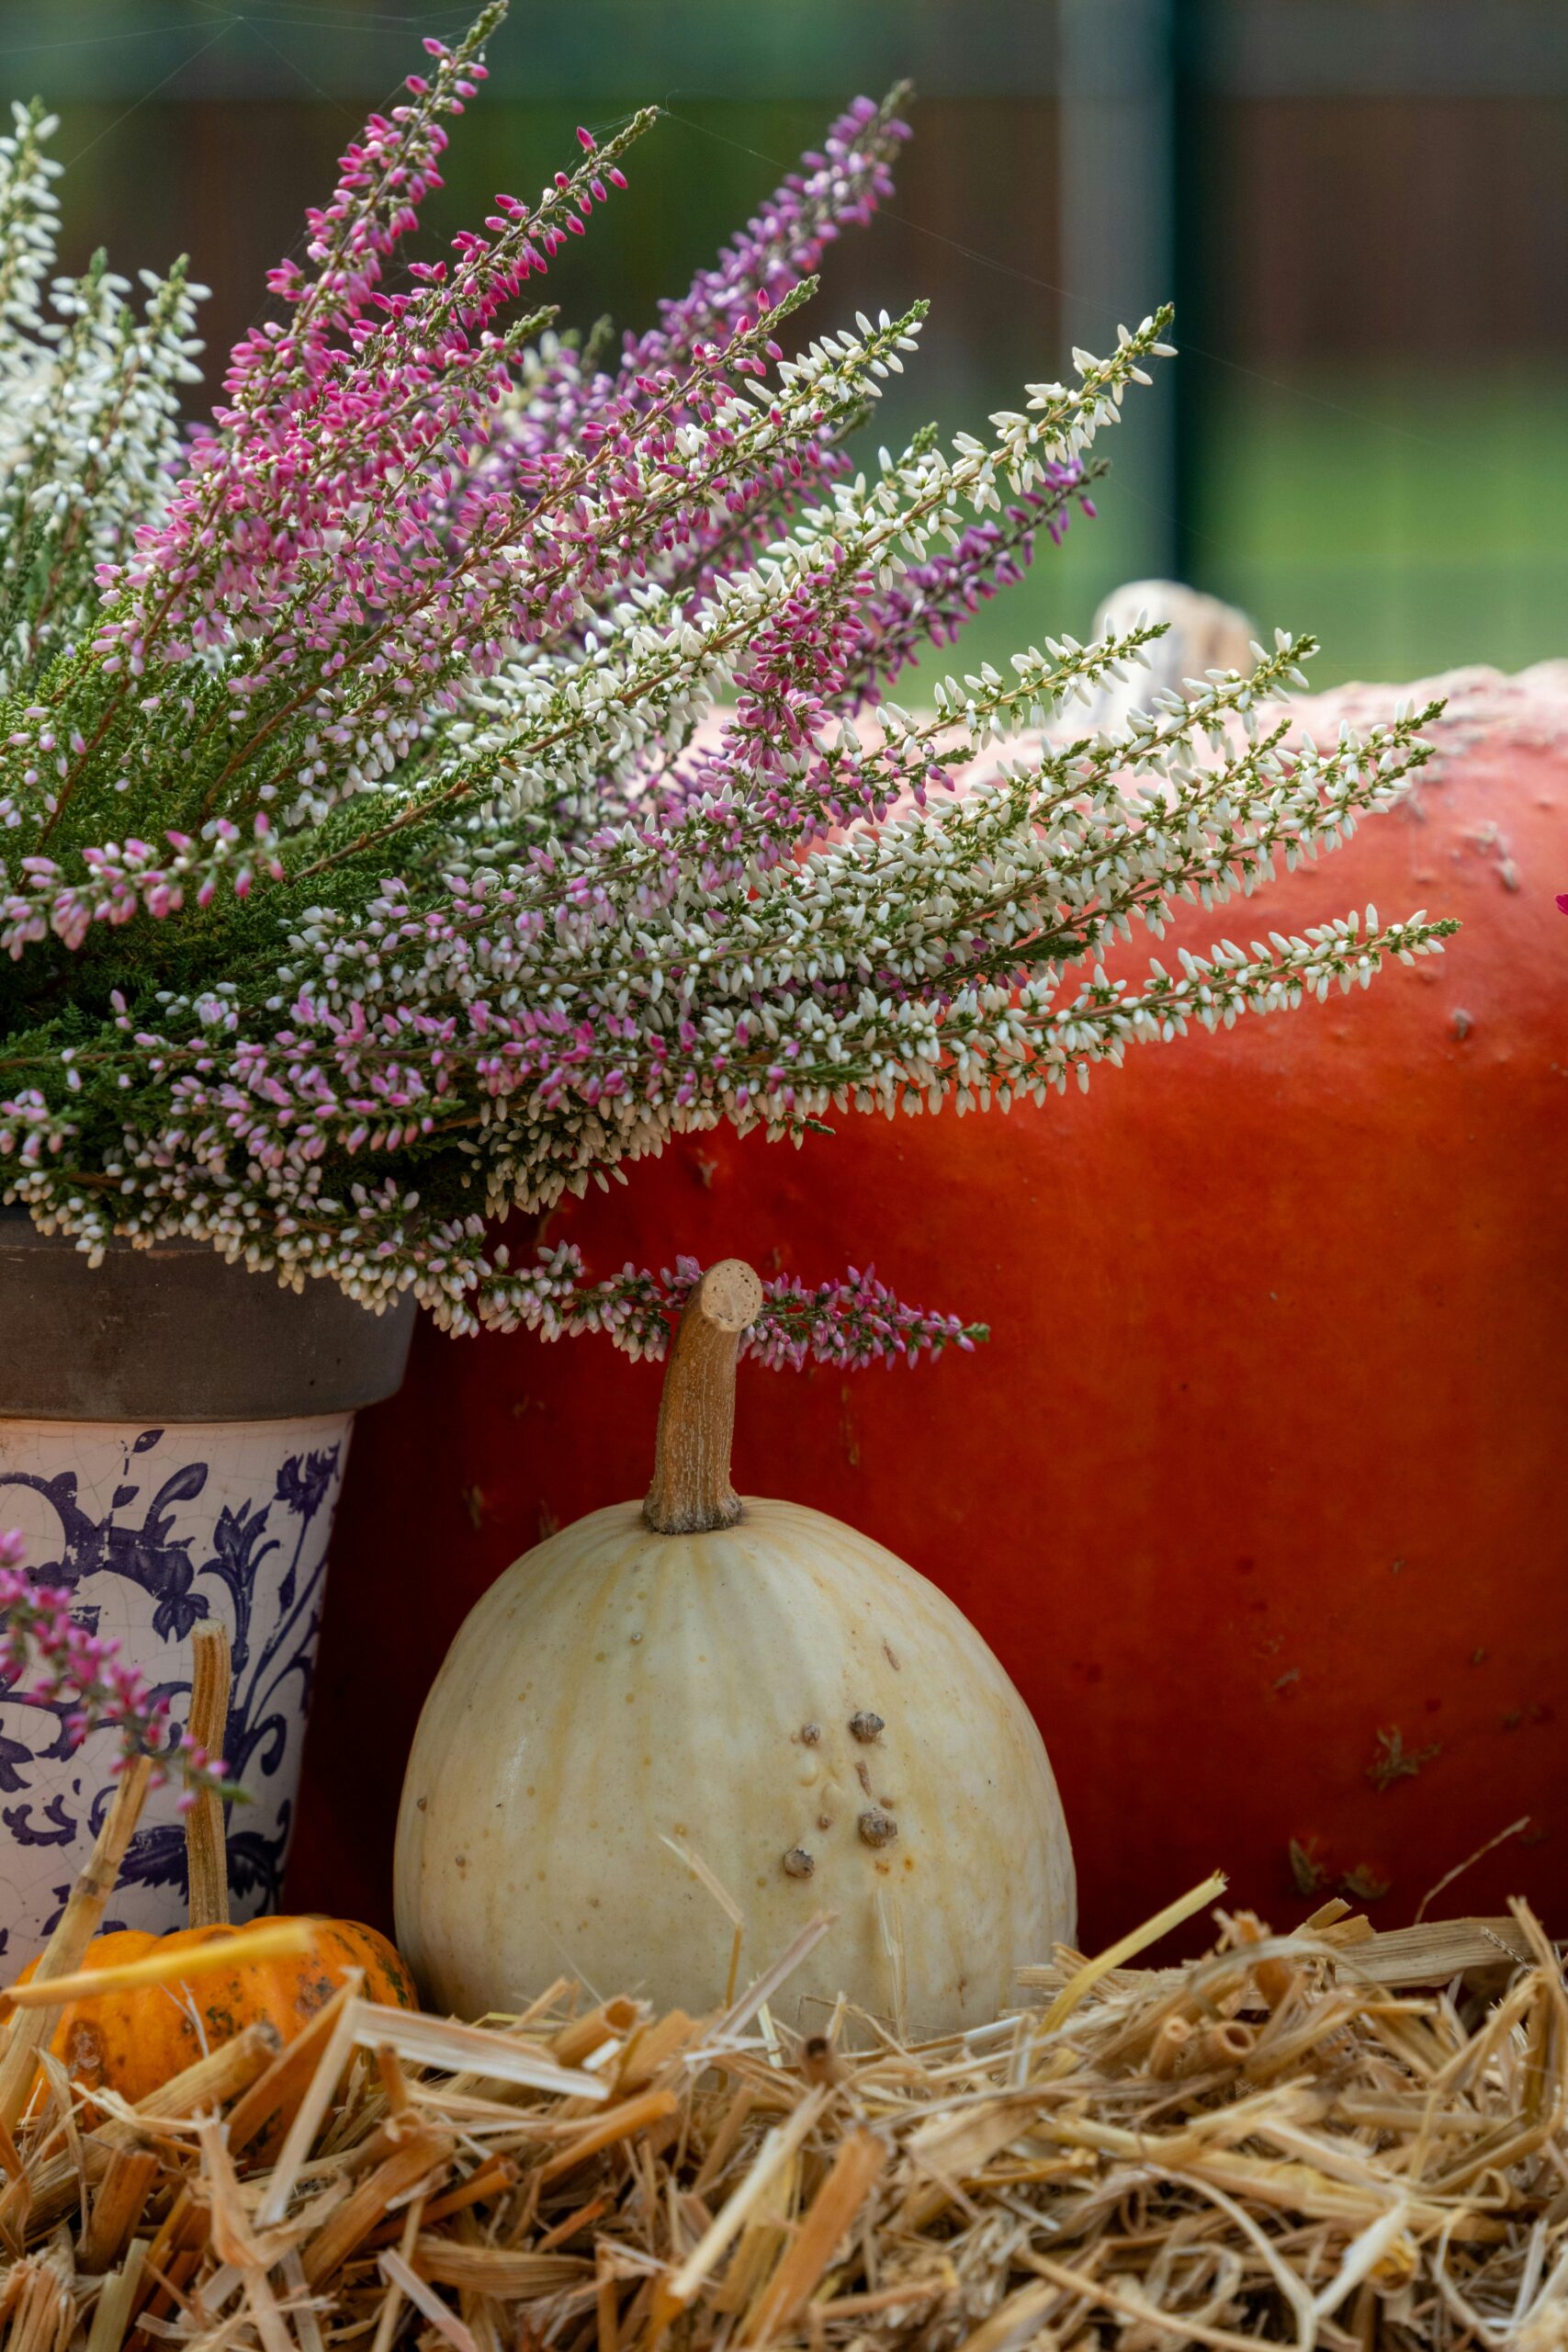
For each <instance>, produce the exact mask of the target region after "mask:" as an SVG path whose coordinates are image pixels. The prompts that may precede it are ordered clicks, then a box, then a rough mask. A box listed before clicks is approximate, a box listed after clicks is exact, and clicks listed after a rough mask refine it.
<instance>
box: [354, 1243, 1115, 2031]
mask: <svg viewBox="0 0 1568 2352" xmlns="http://www.w3.org/2000/svg"><path fill="white" fill-rule="evenodd" d="M760 1306H761V1284H760V1283H759V1282H758V1281H757V1278H756V1276H755V1274H754V1273H753V1272H751V1270H750V1267H748V1266H744V1265H742V1264H740V1263H739V1261H736V1260H733V1259H731V1260H726V1261H724V1262H723V1263H722V1264H720V1265H716V1266H714V1267H711V1268H710V1269H709V1271H708V1272H707V1273H706V1274H705V1276H704V1278H703V1281H702V1283H701V1284H700V1286H699V1288H698V1289H697V1290H696V1292H695V1293H694V1295H693V1297H692V1299H691V1301H690V1303H689V1304H688V1306H687V1307H686V1310H685V1312H684V1314H683V1316H682V1320H681V1325H680V1329H679V1330H678V1332H677V1334H676V1338H675V1343H674V1346H673V1348H672V1350H671V1358H670V1364H669V1369H668V1373H667V1375H666V1379H665V1385H664V1394H663V1399H662V1402H661V1405H660V1421H659V1440H658V1450H657V1461H656V1467H655V1473H654V1480H653V1485H652V1487H651V1488H650V1490H649V1497H648V1499H647V1501H646V1502H645V1503H642V1504H637V1503H621V1504H617V1505H615V1507H613V1508H612V1509H610V1510H599V1511H594V1512H592V1514H591V1515H590V1516H589V1517H588V1518H586V1519H583V1520H580V1521H578V1522H577V1523H576V1524H575V1525H574V1526H571V1527H568V1528H563V1529H562V1530H561V1531H560V1532H559V1533H558V1534H556V1535H552V1536H551V1537H550V1538H549V1539H548V1541H547V1542H546V1543H544V1544H540V1545H539V1546H538V1547H537V1549H536V1550H535V1551H532V1552H530V1553H528V1554H526V1555H525V1557H524V1558H523V1559H521V1560H519V1561H517V1562H516V1564H515V1565H514V1566H513V1567H511V1568H509V1569H508V1570H507V1572H506V1573H505V1575H504V1576H502V1577H501V1578H500V1579H499V1581H498V1582H497V1583H496V1584H495V1585H493V1586H492V1587H491V1590H490V1591H489V1592H488V1593H487V1594H486V1595H485V1596H484V1598H483V1600H480V1601H479V1605H478V1606H477V1607H476V1608H475V1609H474V1610H473V1611H472V1612H471V1614H470V1615H469V1617H468V1621H467V1623H465V1624H464V1626H463V1627H462V1630H461V1631H460V1632H459V1634H458V1635H457V1640H456V1641H455V1642H454V1644H453V1645H452V1648H451V1650H450V1651H449V1653H448V1655H447V1657H446V1662H445V1664H444V1665H443V1667H442V1668H441V1671H440V1673H439V1675H438V1676H437V1678H436V1680H435V1684H434V1688H433V1690H432V1691H431V1693H430V1696H429V1698H428V1700H427V1701H426V1702H425V1707H424V1712H423V1715H422V1717H421V1719H420V1725H419V1730H418V1733H417V1735H416V1736H415V1740H414V1745H413V1751H412V1757H411V1758H410V1762H409V1768H408V1776H407V1779H406V1781H405V1783H404V1788H403V1798H402V1808H401V1813H400V1819H399V1824H398V1846H397V1921H398V1941H399V1945H400V1949H401V1951H403V1953H404V1955H405V1956H406V1957H407V1959H408V1960H409V1962H411V1964H412V1967H413V1969H414V1971H415V1973H416V1974H417V1975H418V1977H419V1979H420V1981H421V1983H422V1984H423V1987H424V1990H425V1993H426V1996H427V1997H428V1998H429V1999H431V2000H433V2001H434V2002H435V2003H436V2004H438V2005H439V2006H441V2007H445V2008H447V2009H449V2010H452V2011H454V2012H455V2013H457V2015H459V2016H463V2017H475V2016H479V2015H480V2014H482V2013H484V2012H485V2011H487V2010H502V2011H515V2010H516V2009H518V2008H520V2007H523V2006H524V2005H525V2003H526V2001H527V2000H528V1999H529V1998H530V1997H531V1996H534V1995H536V1994H537V1993H538V1992H540V1991H541V1990H542V1989H543V1988H544V1987H545V1986H546V1985H548V1984H550V1983H551V1982H552V1981H553V1980H554V1979H555V1978H557V1977H558V1976H559V1975H561V1974H563V1973H564V1974H570V1975H572V1976H576V1977H580V1978H581V1979H582V1980H583V1981H584V1982H585V1983H587V1984H589V1985H593V1986H596V1987H597V1988H598V1989H599V1991H600V1992H602V1993H605V1994H609V1993H615V1992H627V1993H635V1994H639V1995H644V1996H647V1997H649V1998H650V1999H651V2000H652V2001H653V2002H654V2003H655V2004H656V2005H657V2006H659V2007H660V2008H664V2007H677V2006H679V2007H684V2008H686V2009H689V2010H697V2009H702V2008H709V2007H717V2006H718V2004H719V2003H720V2002H721V2001H722V2000H723V1999H724V1998H725V1996H726V1993H727V1990H728V1987H729V1985H730V1982H731V1979H732V1976H733V1972H734V1958H733V1942H734V1930H733V1928H732V1926H731V1923H730V1921H729V1919H728V1917H726V1916H725V1913H724V1911H723V1909H722V1908H721V1907H720V1905H719V1904H718V1903H717V1901H716V1898H715V1895H714V1894H713V1892H712V1890H711V1888H710V1887H709V1886H706V1885H705V1884H704V1883H703V1882H702V1879H701V1878H700V1877H699V1876H698V1874H697V1873H696V1871H694V1869H693V1868H692V1866H691V1863H690V1861H689V1860H687V1859H685V1857H686V1856H688V1855H694V1856H695V1857H697V1858H698V1859H699V1860H701V1862H702V1863H703V1864H705V1866H706V1869H707V1871H708V1872H709V1873H711V1875H712V1876H713V1877H714V1878H716V1880H717V1881H718V1882H719V1883H720V1884H721V1885H722V1887H723V1888H724V1889H725V1890H726V1891H727V1892H728V1895H729V1896H730V1897H731V1898H732V1899H733V1902H734V1903H735V1905H738V1906H739V1910H740V1912H741V1914H742V1915H743V1918H744V1923H745V1934H744V1946H743V1951H742V1959H741V1975H740V1982H741V1984H742V1985H743V1984H744V1982H745V1981H746V1979H747V1978H748V1977H750V1976H753V1975H755V1974H758V1973H761V1970H762V1969H764V1968H765V1967H767V1966H768V1965H769V1963H770V1962H773V1961H774V1960H776V1959H777V1958H778V1956H779V1955H780V1953H781V1952H783V1951H784V1950H785V1949H786V1948H787V1947H788V1945H789V1944H790V1943H791V1942H792V1941H793V1939H795V1937H796V1936H797V1935H798V1934H799V1932H800V1930H801V1929H802V1928H804V1927H806V1926H807V1924H808V1923H809V1922H810V1920H811V1919H812V1918H813V1917H815V1916H816V1915H817V1914H818V1913H819V1912H824V1911H825V1912H830V1913H832V1914H834V1915H835V1917H834V1924H833V1926H832V1927H831V1928H830V1929H829V1932H828V1933H827V1934H826V1935H825V1936H824V1937H823V1938H822V1939H821V1940H820V1941H819V1942H818V1944H817V1945H816V1947H815V1948H814V1950H813V1951H811V1952H810V1953H809V1954H808V1955H807V1958H806V1960H805V1961H804V1962H802V1964H801V1965H800V1966H799V1967H798V1968H797V1969H796V1970H795V1973H794V1974H793V1975H792V1976H791V1977H790V1979H789V1983H788V1985H787V1986H786V1987H785V1988H784V1993H783V1995H782V1996H781V1997H780V1999H779V2000H778V2001H777V2002H775V2004H774V2013H775V2014H776V2015H780V2016H782V2017H784V2018H785V2019H786V2021H793V2022H795V2023H797V2024H799V2025H800V2026H801V2027H802V2029H803V2030H807V2031H810V2030H815V2029H816V2028H818V2027H819V2026H820V2025H822V2024H823V2023H824V2022H825V2021H826V2018H827V2016H828V2012H829V2008H830V2007H831V2005H832V2003H833V2002H834V2000H835V1999H836V1997H837V1996H838V1995H839V1994H840V1992H842V1993H843V1994H845V1995H847V1996H848V1997H849V1999H850V2000H851V2001H852V2002H853V2003H855V2004H856V2005H858V2006H859V2007H863V2008H864V2009H866V2010H869V2011H870V2012H872V2013H873V2014H874V2015H877V2016H879V2017H881V2018H885V2019H886V2021H888V2022H889V2023H891V2024H893V2025H895V2026H897V2028H898V2029H899V2030H902V2031H904V2032H906V2033H914V2034H930V2033H937V2032H944V2031H949V2030H953V2029H956V2028H959V2027H963V2026H968V2025H975V2024H978V2023H980V2022H983V2021H985V2020H987V2019H988V2018H993V2017H995V2016H996V2015H997V2014H998V2011H999V2010H1001V2009H1002V2008H1003V2007H1006V2006H1007V2005H1008V2004H1009V2003H1010V2002H1011V2001H1012V2000H1014V1999H1015V1998H1016V1997H1017V1996H1016V1991H1015V1986H1014V1971H1015V1970H1016V1969H1017V1968H1019V1967H1020V1966H1021V1965H1022V1964H1024V1963H1025V1962H1032V1961H1041V1960H1045V1959H1048V1958H1049V1956H1050V1951H1051V1946H1052V1943H1053V1942H1054V1941H1055V1940H1057V1939H1061V1940H1066V1941H1070V1940H1071V1939H1072V1937H1073V1934H1074V1885H1073V1865H1072V1853H1071V1849H1070V1847H1069V1845H1068V1841H1067V1833H1066V1824H1065V1822H1064V1820H1063V1816H1062V1808H1061V1802H1060V1800H1059V1798H1058V1796H1057V1793H1056V1787H1055V1781H1054V1780H1053V1778H1052V1774H1051V1767H1050V1764H1049V1762H1048V1761H1047V1758H1046V1755H1045V1750H1044V1747H1043V1744H1042V1742H1041V1738H1040V1734H1039V1732H1038V1730H1037V1729H1036V1728H1035V1725H1034V1723H1033V1721H1032V1717H1031V1716H1030V1714H1029V1713H1028V1710H1027V1709H1026V1708H1025V1706H1024V1704H1023V1702H1022V1701H1021V1699H1020V1697H1019V1695H1018V1693H1017V1691H1015V1690H1014V1689H1013V1687H1012V1684H1011V1683H1010V1681H1009V1679H1008V1678H1007V1676H1006V1675H1005V1674H1004V1673H1003V1671H1002V1669H1001V1668H1000V1666H999V1665H998V1662H997V1660H996V1658H995V1657H993V1656H992V1654H991V1652H990V1650H989V1649H987V1646H986V1644H985V1643H984V1642H983V1641H982V1640H981V1638H980V1636H979V1634H977V1633H976V1631H975V1629H974V1627H973V1626H972V1625H970V1624H969V1623H968V1622H967V1621H966V1620H965V1619H964V1617H963V1616H962V1615H961V1614H960V1612H959V1611H957V1610H956V1609H955V1608H954V1607H953V1603H952V1602H951V1601H950V1600H947V1599H946V1598H945V1596H944V1595H943V1594H942V1593H941V1592H939V1591H938V1589H937V1588H936V1587H935V1586H934V1585H932V1584H931V1583H929V1582H928V1581H927V1580H926V1578H925V1577H921V1576H918V1575H917V1574H916V1573H915V1571H914V1570H913V1569H912V1568H909V1567H907V1566H905V1565H904V1564H903V1562H902V1561H900V1560H897V1559H895V1557H894V1556H893V1555H892V1554H891V1553H890V1552H886V1551H884V1550H883V1548H882V1547H881V1545H880V1544H874V1543H872V1542H870V1541H869V1539H868V1538H867V1537H865V1536H863V1535H860V1534H857V1533H856V1532H854V1531H853V1530H852V1528H848V1527H845V1526H843V1525H841V1524H840V1522H839V1521H836V1520H831V1519H829V1518H827V1517H825V1516H824V1514H823V1513H821V1512H820V1511H815V1510H806V1509H803V1508H802V1507H800V1506H799V1505H796V1504H793V1503H784V1502H762V1501H754V1500H750V1499H748V1500H747V1501H745V1502H744V1503H742V1502H741V1501H740V1500H739V1498H738V1497H737V1496H736V1495H735V1493H734V1492H733V1490H732V1488H731V1487H730V1484H729V1448H730V1438H731V1434H732V1430H733V1424H734V1409H735V1357H736V1350H737V1346H738V1342H739V1333H740V1332H741V1331H742V1330H743V1329H745V1328H746V1326H747V1325H748V1324H749V1323H750V1322H751V1320H752V1319H753V1318H754V1317H755V1316H756V1314H757V1312H758V1309H759V1307H760Z"/></svg>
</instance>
